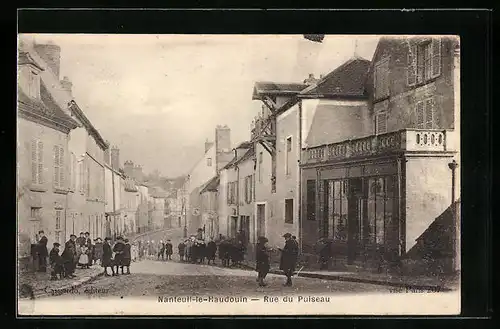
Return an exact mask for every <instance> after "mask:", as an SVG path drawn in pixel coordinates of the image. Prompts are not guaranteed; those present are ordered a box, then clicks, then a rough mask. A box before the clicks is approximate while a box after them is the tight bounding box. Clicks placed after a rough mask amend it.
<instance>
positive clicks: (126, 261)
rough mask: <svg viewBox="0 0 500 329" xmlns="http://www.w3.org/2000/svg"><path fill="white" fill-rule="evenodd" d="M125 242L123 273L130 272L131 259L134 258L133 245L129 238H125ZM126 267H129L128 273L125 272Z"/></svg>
mask: <svg viewBox="0 0 500 329" xmlns="http://www.w3.org/2000/svg"><path fill="white" fill-rule="evenodd" d="M124 242H125V247H124V249H123V259H122V265H121V269H122V274H130V261H131V259H132V253H131V250H132V246H131V245H130V243H129V241H128V239H125V241H124ZM124 267H126V268H127V273H123V268H124Z"/></svg>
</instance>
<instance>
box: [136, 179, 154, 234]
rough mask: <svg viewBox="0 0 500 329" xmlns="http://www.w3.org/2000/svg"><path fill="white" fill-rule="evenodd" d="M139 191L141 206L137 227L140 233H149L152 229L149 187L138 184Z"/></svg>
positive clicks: (138, 209) (139, 207) (137, 216)
mask: <svg viewBox="0 0 500 329" xmlns="http://www.w3.org/2000/svg"><path fill="white" fill-rule="evenodd" d="M137 189H138V190H139V205H138V207H137V211H136V227H137V232H138V233H143V232H147V231H148V230H149V227H150V224H151V223H150V205H149V193H148V187H147V186H146V185H143V184H138V185H137Z"/></svg>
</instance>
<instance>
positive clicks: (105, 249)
mask: <svg viewBox="0 0 500 329" xmlns="http://www.w3.org/2000/svg"><path fill="white" fill-rule="evenodd" d="M110 240H111V238H105V239H104V244H103V245H102V262H101V265H102V267H104V275H105V276H109V274H108V267H111V272H112V274H113V276H114V275H115V269H114V268H113V263H112V260H111V259H112V258H113V250H112V249H111V245H110V244H109V241H110Z"/></svg>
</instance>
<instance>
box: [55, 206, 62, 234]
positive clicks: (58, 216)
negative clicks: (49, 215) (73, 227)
mask: <svg viewBox="0 0 500 329" xmlns="http://www.w3.org/2000/svg"><path fill="white" fill-rule="evenodd" d="M61 215H62V210H56V231H57V230H60V229H61Z"/></svg>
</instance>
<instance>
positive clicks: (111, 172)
mask: <svg viewBox="0 0 500 329" xmlns="http://www.w3.org/2000/svg"><path fill="white" fill-rule="evenodd" d="M104 178H105V179H104V186H105V188H106V194H105V200H106V207H105V209H106V222H107V223H109V225H107V229H106V231H105V234H106V236H109V237H113V238H116V237H117V236H120V235H123V234H124V233H125V214H124V213H122V206H123V201H122V199H121V198H122V195H123V194H124V193H123V192H122V190H123V191H124V190H125V186H124V183H125V181H124V179H125V178H124V176H123V175H122V174H121V173H120V172H118V171H116V170H115V169H113V168H111V166H109V165H107V164H105V165H104Z"/></svg>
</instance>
